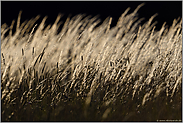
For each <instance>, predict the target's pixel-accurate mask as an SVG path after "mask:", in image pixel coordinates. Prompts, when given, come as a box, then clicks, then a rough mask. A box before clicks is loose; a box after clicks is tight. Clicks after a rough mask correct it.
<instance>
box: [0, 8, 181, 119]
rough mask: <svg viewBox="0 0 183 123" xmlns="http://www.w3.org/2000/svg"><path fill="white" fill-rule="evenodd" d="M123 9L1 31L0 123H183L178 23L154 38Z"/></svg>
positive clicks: (150, 26)
mask: <svg viewBox="0 0 183 123" xmlns="http://www.w3.org/2000/svg"><path fill="white" fill-rule="evenodd" d="M141 6H142V5H139V6H138V7H137V9H136V10H134V12H133V13H128V10H129V9H127V10H126V11H125V12H124V13H123V14H122V15H121V17H120V18H119V21H118V23H117V24H116V26H115V27H112V28H111V27H110V24H111V21H112V18H110V17H109V18H106V20H105V21H104V22H102V24H100V25H98V24H99V22H100V19H99V18H98V17H97V16H96V17H91V16H85V15H77V16H75V17H73V18H69V17H68V18H67V20H66V21H65V22H64V23H63V25H62V26H63V27H62V30H61V31H60V32H58V29H59V27H60V26H61V24H62V23H61V22H60V19H61V15H58V17H57V19H56V21H55V23H54V24H53V25H48V26H45V21H46V18H47V17H45V18H44V19H43V20H42V22H41V24H39V25H37V24H36V21H37V20H38V18H39V16H37V17H35V18H33V19H31V20H29V21H25V22H23V23H20V18H21V12H20V14H19V16H18V20H17V24H16V32H15V33H14V34H13V33H12V29H13V27H14V26H13V25H14V22H15V21H12V25H11V26H8V25H6V24H2V25H1V119H2V121H162V120H169V121H182V18H178V19H175V20H174V21H173V20H172V22H173V24H172V25H171V26H167V25H166V24H165V23H164V24H163V25H162V28H161V29H160V30H156V27H155V24H156V23H151V22H152V20H153V19H154V17H155V16H156V15H154V16H152V17H151V18H150V19H149V21H148V22H146V23H145V24H143V25H140V22H141V21H142V19H138V17H137V11H138V9H139V8H140V7H141Z"/></svg>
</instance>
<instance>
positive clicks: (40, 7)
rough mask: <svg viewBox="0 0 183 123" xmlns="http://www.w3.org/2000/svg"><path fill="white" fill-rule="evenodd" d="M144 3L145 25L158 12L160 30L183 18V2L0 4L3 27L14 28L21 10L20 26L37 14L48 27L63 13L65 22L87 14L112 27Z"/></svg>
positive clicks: (32, 2) (142, 14)
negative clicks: (13, 24) (109, 17)
mask: <svg viewBox="0 0 183 123" xmlns="http://www.w3.org/2000/svg"><path fill="white" fill-rule="evenodd" d="M141 3H145V5H144V6H143V7H141V8H140V10H139V11H138V16H139V18H142V17H145V20H144V21H143V22H142V24H143V23H144V22H146V21H148V19H149V18H150V17H151V16H153V15H154V14H155V13H158V16H157V17H156V18H155V19H154V21H158V24H157V25H156V26H157V28H156V29H160V28H161V26H162V25H163V23H164V22H167V24H166V25H169V26H171V24H172V22H173V19H175V18H176V19H177V18H178V17H181V18H182V1H173V2H172V1H138V2H137V1H115V2H114V1H79V2H78V1H77V2H76V1H72V2H71V1H54V2H50V1H29V2H28V1H25V2H22V1H19V2H14V1H13V2H9V1H2V2H1V24H3V23H7V24H8V25H11V22H12V20H14V19H15V20H17V17H18V13H19V11H20V10H22V11H23V13H22V16H21V23H22V22H24V21H25V20H29V19H31V18H33V17H36V16H37V15H41V18H40V19H39V21H37V23H38V24H39V23H40V22H41V20H42V19H43V18H44V17H45V16H48V19H47V21H46V24H53V23H54V21H55V19H56V17H57V15H58V14H59V13H62V14H64V16H63V17H62V19H61V20H62V21H65V19H66V18H67V17H68V15H69V14H72V16H74V15H77V14H82V13H86V14H87V15H92V16H95V15H100V17H99V18H100V19H101V20H102V21H103V20H105V19H106V18H107V17H108V16H111V17H113V21H112V26H115V25H116V23H117V21H118V18H119V17H120V16H121V14H122V13H123V12H124V11H125V10H126V9H127V8H128V7H130V8H131V9H130V11H129V13H131V12H133V11H134V10H135V9H136V7H137V6H138V5H139V4H141Z"/></svg>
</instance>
